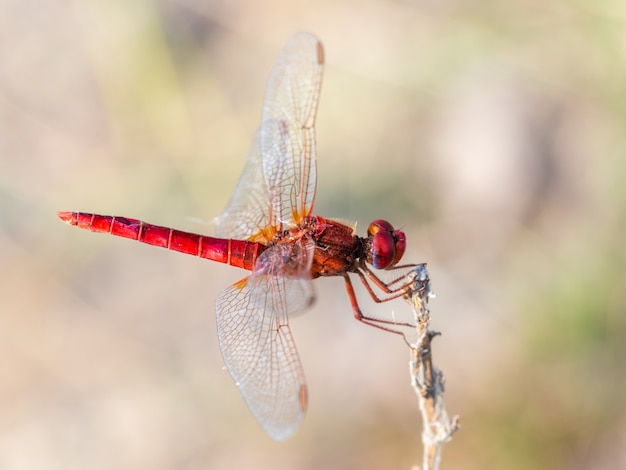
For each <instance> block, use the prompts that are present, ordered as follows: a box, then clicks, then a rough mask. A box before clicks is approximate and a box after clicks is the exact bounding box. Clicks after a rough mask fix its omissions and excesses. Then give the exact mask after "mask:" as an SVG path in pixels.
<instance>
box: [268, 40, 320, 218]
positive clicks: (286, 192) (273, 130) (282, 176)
mask: <svg viewBox="0 0 626 470" xmlns="http://www.w3.org/2000/svg"><path fill="white" fill-rule="evenodd" d="M323 68H324V52H323V48H322V44H321V42H319V40H318V39H317V38H316V37H315V36H313V35H312V34H310V33H297V34H295V35H294V36H292V37H291V38H290V39H289V41H288V42H287V44H286V45H285V47H284V48H283V50H282V52H281V53H280V56H279V57H278V60H277V62H276V65H275V66H274V69H273V70H272V73H271V75H270V78H269V81H268V84H267V89H266V92H265V103H264V105H263V118H262V122H263V123H268V125H267V126H265V127H263V129H262V132H261V154H262V155H263V173H264V175H265V179H266V182H267V187H268V191H269V195H270V200H271V210H272V213H271V220H272V221H273V223H275V224H279V223H288V224H293V223H298V222H299V221H300V220H301V219H302V217H304V216H307V215H309V214H310V213H311V211H312V209H313V201H314V198H315V188H316V178H317V174H316V171H317V169H316V155H315V115H316V113H317V105H318V101H319V96H320V89H321V85H322V73H323Z"/></svg>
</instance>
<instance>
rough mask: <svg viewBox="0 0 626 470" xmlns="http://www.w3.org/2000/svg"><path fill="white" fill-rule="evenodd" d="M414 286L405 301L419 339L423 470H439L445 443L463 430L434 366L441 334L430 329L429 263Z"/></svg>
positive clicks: (415, 379)
mask: <svg viewBox="0 0 626 470" xmlns="http://www.w3.org/2000/svg"><path fill="white" fill-rule="evenodd" d="M408 276H409V281H410V282H411V284H410V287H409V288H408V289H407V292H406V295H405V298H406V300H407V302H408V303H409V305H411V309H412V310H413V314H414V316H415V324H416V329H417V339H416V340H415V341H414V342H412V343H409V346H410V348H411V361H410V362H409V368H410V373H411V385H412V386H413V388H414V389H415V393H416V394H417V398H418V400H419V407H420V411H421V413H422V423H423V430H422V445H423V448H424V454H423V459H422V470H437V469H438V468H439V463H440V461H441V451H442V448H443V444H444V443H445V442H447V441H449V440H450V439H451V438H452V435H453V434H454V432H455V431H456V430H457V429H458V428H459V417H458V416H454V417H452V418H450V416H448V412H447V411H446V408H445V406H444V403H443V392H444V377H443V374H442V373H441V371H440V370H439V369H437V368H436V367H435V366H434V365H433V360H432V349H431V341H432V339H433V338H434V337H435V336H437V335H439V333H437V332H434V331H432V330H430V328H429V322H430V311H429V309H428V300H429V299H430V298H433V297H434V294H433V293H432V291H431V287H430V279H429V276H428V270H427V269H426V264H418V265H417V266H416V267H415V268H414V269H413V270H411V271H410V273H409V274H408Z"/></svg>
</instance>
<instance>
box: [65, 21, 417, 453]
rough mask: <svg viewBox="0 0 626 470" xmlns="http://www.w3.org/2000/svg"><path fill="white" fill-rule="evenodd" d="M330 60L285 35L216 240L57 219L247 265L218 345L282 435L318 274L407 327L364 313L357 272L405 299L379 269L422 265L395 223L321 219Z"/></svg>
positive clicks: (126, 223) (299, 387) (292, 416)
mask: <svg viewBox="0 0 626 470" xmlns="http://www.w3.org/2000/svg"><path fill="white" fill-rule="evenodd" d="M323 68H324V49H323V47H322V43H321V42H320V41H319V40H318V39H317V38H316V37H315V36H314V35H313V34H310V33H304V32H302V33H297V34H295V35H294V36H292V37H291V38H290V39H289V40H288V42H287V43H286V45H285V46H284V48H283V49H282V51H281V53H280V55H279V57H278V60H277V62H276V64H275V66H274V68H273V70H272V72H271V75H270V78H269V80H268V83H267V88H266V92H265V101H264V104H263V112H262V120H261V125H260V127H259V129H258V131H257V132H256V135H255V137H254V139H253V145H252V148H251V150H250V153H249V155H248V158H247V161H246V163H245V166H244V170H243V172H242V174H241V176H240V178H239V181H238V183H237V186H236V188H235V191H234V193H233V196H232V198H231V200H230V202H229V203H228V205H227V207H226V209H225V210H224V212H223V213H222V214H221V216H220V217H219V218H218V219H217V224H216V231H215V232H216V233H215V235H216V236H215V237H211V236H206V235H199V234H194V233H189V232H184V231H181V230H176V229H172V228H168V227H162V226H158V225H153V224H149V223H145V222H142V221H140V220H137V219H131V218H126V217H119V216H107V215H98V214H91V213H86V212H58V216H59V218H61V220H63V221H65V222H67V223H69V224H70V225H74V226H77V227H79V228H82V229H86V230H90V231H92V232H103V233H109V234H111V235H116V236H119V237H124V238H130V239H133V240H137V241H140V242H143V243H147V244H149V245H154V246H159V247H163V248H167V249H168V250H174V251H178V252H182V253H187V254H190V255H194V256H198V257H200V258H205V259H209V260H213V261H218V262H221V263H226V264H229V265H231V266H235V267H238V268H243V269H245V270H248V271H250V274H249V275H248V276H247V277H245V278H243V279H241V280H240V281H238V282H235V283H234V284H233V285H231V286H230V287H227V288H226V289H224V290H223V291H222V292H221V293H220V294H219V296H218V298H217V300H216V303H215V310H216V317H217V334H218V342H219V346H220V350H221V353H222V357H223V359H224V363H225V364H226V368H227V369H228V371H229V372H230V375H231V376H232V378H233V379H234V381H235V383H236V384H237V386H238V387H239V390H240V392H241V394H242V396H243V398H244V399H245V401H246V403H247V405H248V407H249V409H250V410H251V412H252V414H253V415H254V416H255V418H256V419H257V421H258V422H259V423H260V425H261V426H262V428H263V429H264V430H265V431H266V432H267V433H268V434H269V436H270V437H272V438H273V439H275V440H277V441H282V440H285V439H287V438H289V437H291V436H292V435H293V434H294V433H295V432H296V430H297V429H298V428H299V426H300V423H301V421H302V419H303V417H304V415H305V412H306V409H307V404H308V390H307V385H306V381H305V377H304V371H303V368H302V365H301V361H300V358H299V355H298V351H297V349H296V344H295V341H294V338H293V335H292V333H291V329H290V327H289V317H290V316H293V315H295V314H298V313H300V312H302V311H304V310H307V309H308V308H309V307H311V306H312V304H313V302H314V300H315V292H314V287H313V283H312V280H313V279H315V278H318V277H323V276H338V277H343V280H344V283H345V288H346V291H347V294H348V298H349V301H350V304H351V307H352V312H353V315H354V317H355V318H356V319H357V320H359V321H360V322H362V323H365V324H368V325H372V326H375V327H377V328H380V329H383V330H388V331H391V332H393V333H400V334H402V333H401V331H399V329H398V328H397V326H398V325H399V324H400V323H399V322H397V321H395V320H386V319H381V318H376V317H371V316H367V315H365V314H363V313H362V311H361V309H360V307H359V303H358V301H357V297H356V294H355V290H354V287H353V284H352V280H351V278H350V275H351V274H353V275H356V276H357V277H358V278H359V279H360V281H361V282H362V284H363V285H364V286H365V288H366V290H367V292H368V293H369V295H370V296H371V297H372V299H373V300H374V301H376V302H386V301H388V300H392V299H395V298H398V297H401V296H403V295H405V294H406V292H407V290H408V289H410V285H411V282H408V283H406V282H405V281H403V277H402V276H396V278H395V279H393V280H392V281H390V282H385V281H383V280H382V279H381V277H379V275H377V274H376V273H375V272H374V271H373V269H376V270H394V269H400V268H412V267H414V266H415V265H405V266H401V265H399V264H398V262H399V261H400V259H401V258H402V256H403V254H404V252H405V250H406V237H405V234H404V233H403V232H402V231H401V230H396V229H394V228H393V226H392V225H391V224H390V223H389V222H387V221H385V220H382V219H379V220H375V221H373V222H372V223H371V224H370V225H369V227H368V229H367V235H366V236H365V237H360V236H358V235H356V233H355V229H356V226H350V225H347V224H345V223H343V222H339V221H337V220H333V219H330V218H325V217H322V216H319V215H313V204H314V200H315V192H316V186H317V182H316V174H317V173H316V165H317V164H316V140H315V116H316V113H317V109H318V102H319V97H320V90H321V84H322V73H323ZM398 272H399V271H398ZM376 289H378V290H380V291H381V293H380V294H377V293H376ZM404 325H406V324H404Z"/></svg>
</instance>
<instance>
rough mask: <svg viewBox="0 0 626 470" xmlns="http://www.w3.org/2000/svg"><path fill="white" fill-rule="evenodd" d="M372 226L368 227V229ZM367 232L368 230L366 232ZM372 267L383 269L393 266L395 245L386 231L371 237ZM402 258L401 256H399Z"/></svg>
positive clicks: (389, 233)
mask: <svg viewBox="0 0 626 470" xmlns="http://www.w3.org/2000/svg"><path fill="white" fill-rule="evenodd" d="M371 227H372V226H371V225H370V228H371ZM368 232H369V230H368ZM371 254H372V266H374V267H375V268H376V269H385V268H388V267H389V266H391V265H392V264H393V262H394V261H395V259H396V258H397V256H396V243H395V241H394V239H393V236H392V235H391V232H388V231H387V230H380V231H378V232H376V233H374V235H373V237H372V253H371ZM400 256H402V255H400Z"/></svg>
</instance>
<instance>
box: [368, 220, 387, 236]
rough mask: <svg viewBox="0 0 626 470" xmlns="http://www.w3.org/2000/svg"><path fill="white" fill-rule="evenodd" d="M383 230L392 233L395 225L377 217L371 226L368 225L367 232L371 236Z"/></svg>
mask: <svg viewBox="0 0 626 470" xmlns="http://www.w3.org/2000/svg"><path fill="white" fill-rule="evenodd" d="M381 230H382V231H385V232H389V233H391V232H393V227H392V226H391V224H390V223H389V222H387V221H386V220H382V219H377V220H375V221H374V222H372V223H371V224H370V226H369V227H367V234H368V235H369V236H370V237H371V236H373V235H376V234H377V233H378V232H380V231H381Z"/></svg>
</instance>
